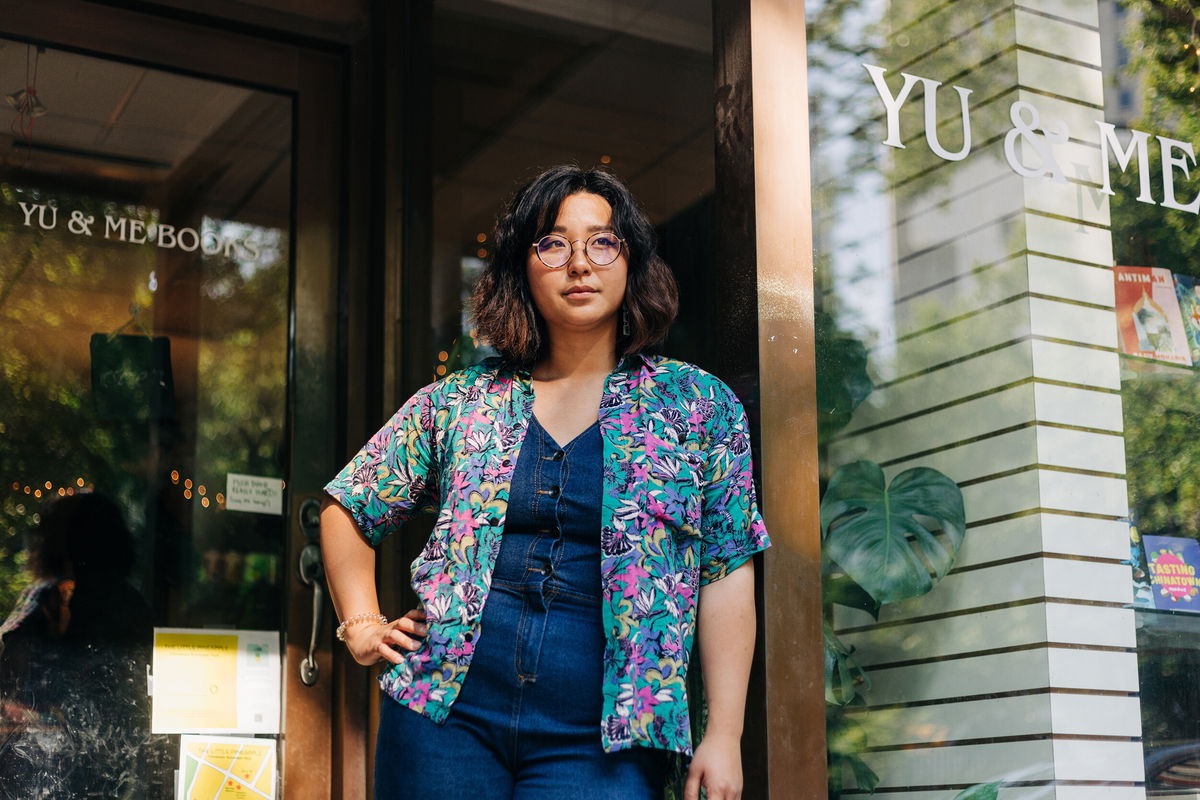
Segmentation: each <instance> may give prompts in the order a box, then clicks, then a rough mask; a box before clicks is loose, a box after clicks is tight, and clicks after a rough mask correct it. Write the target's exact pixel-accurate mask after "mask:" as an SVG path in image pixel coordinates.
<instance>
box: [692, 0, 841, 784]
mask: <svg viewBox="0 0 1200 800" xmlns="http://www.w3.org/2000/svg"><path fill="white" fill-rule="evenodd" d="M713 16H714V37H715V41H714V57H715V67H716V70H715V72H716V81H715V82H716V86H715V100H716V102H715V108H716V126H717V136H716V139H717V200H718V206H717V214H718V219H719V224H718V225H717V229H718V231H719V232H720V235H719V238H718V258H717V262H718V263H720V264H725V265H727V266H726V267H725V270H726V272H727V273H728V279H729V281H728V285H726V286H723V287H722V290H723V295H722V297H723V298H724V301H723V302H724V305H723V307H722V308H721V309H718V310H717V318H718V319H717V324H718V325H720V326H721V329H722V330H723V331H726V330H727V331H729V332H730V335H731V336H732V338H733V339H734V340H735V341H738V342H742V343H743V345H744V346H743V347H736V348H730V349H731V350H732V352H734V353H736V354H737V355H736V356H735V359H737V360H743V361H744V360H745V356H744V354H745V353H755V352H756V353H757V356H758V358H757V365H756V366H757V369H756V373H757V374H756V377H757V385H758V390H759V391H758V397H757V400H758V408H757V409H756V410H757V411H758V412H759V414H760V417H759V420H760V424H759V429H758V433H759V436H760V441H759V445H760V447H758V448H756V456H757V457H758V466H759V474H760V475H761V477H762V483H761V494H760V499H761V502H762V507H763V513H764V516H765V518H766V522H767V528H768V530H769V531H770V533H771V539H772V543H773V546H772V547H771V549H770V550H768V551H767V552H766V553H765V554H764V557H763V559H762V565H761V566H762V568H761V569H760V570H759V573H758V577H759V597H758V600H759V643H758V648H757V652H756V659H755V665H754V670H753V672H752V674H751V691H750V702H749V703H748V708H747V726H746V735H745V738H744V740H743V750H744V761H745V765H746V793H745V796H746V797H747V798H766V797H770V798H771V800H784V799H785V798H797V800H811V798H817V797H824V796H825V795H826V792H827V789H826V755H825V687H824V664H823V658H822V633H821V569H820V558H821V541H820V510H819V509H820V499H819V486H818V483H819V475H818V466H817V424H816V403H815V399H816V353H815V348H814V339H813V313H814V312H813V254H812V226H811V220H812V199H811V171H810V165H809V147H808V83H807V55H806V50H805V46H806V38H805V27H804V3H803V2H800V0H714V4H713ZM747 325H749V326H751V327H752V328H753V330H752V331H747V330H745V328H746V326H747ZM755 340H756V341H755ZM728 369H729V370H730V371H731V374H735V373H737V372H739V371H746V370H747V369H748V368H747V367H746V366H745V365H741V366H739V365H738V364H737V363H730V364H729V365H728Z"/></svg>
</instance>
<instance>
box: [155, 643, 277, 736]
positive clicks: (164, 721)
mask: <svg viewBox="0 0 1200 800" xmlns="http://www.w3.org/2000/svg"><path fill="white" fill-rule="evenodd" d="M153 671H154V677H153V681H152V690H151V694H152V696H153V702H152V704H151V708H152V712H151V715H150V731H151V733H204V734H220V733H278V732H279V717H280V715H279V708H280V701H279V694H280V654H279V633H278V631H248V630H210V629H203V628H201V629H195V628H155V629H154V666H153Z"/></svg>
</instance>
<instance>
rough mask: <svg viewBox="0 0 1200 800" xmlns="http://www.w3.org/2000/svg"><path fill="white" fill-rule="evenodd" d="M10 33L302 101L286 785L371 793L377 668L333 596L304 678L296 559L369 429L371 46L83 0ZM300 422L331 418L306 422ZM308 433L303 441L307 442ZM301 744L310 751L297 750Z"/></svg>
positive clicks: (297, 108) (12, 9)
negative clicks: (363, 660)
mask: <svg viewBox="0 0 1200 800" xmlns="http://www.w3.org/2000/svg"><path fill="white" fill-rule="evenodd" d="M214 22H217V23H219V22H220V20H214ZM0 35H4V36H6V37H10V38H14V39H19V40H24V41H28V42H30V43H33V44H44V45H46V46H48V47H53V48H56V49H63V50H70V51H75V52H80V53H85V54H88V55H94V56H97V57H102V58H112V59H116V60H120V61H124V62H127V63H133V64H138V65H141V66H146V67H150V68H155V69H164V70H169V71H173V72H179V73H184V74H188V75H192V76H195V77H200V78H207V79H214V80H221V81H225V82H229V83H233V84H238V85H242V86H247V87H250V88H255V89H262V90H266V91H272V92H281V93H285V94H288V95H290V96H291V97H292V99H293V102H294V103H295V105H294V116H293V120H294V122H293V140H292V146H293V185H292V204H293V205H292V245H293V247H292V252H293V259H292V276H291V278H292V279H291V281H290V285H291V295H292V296H291V297H290V298H289V300H290V303H289V313H290V315H291V320H290V329H291V342H290V346H291V348H292V349H291V352H290V359H289V367H288V402H287V417H288V433H287V436H288V439H287V441H288V444H289V447H288V451H289V473H288V475H289V485H288V490H289V491H288V495H289V497H290V498H291V499H290V502H289V514H288V517H287V518H286V520H285V524H286V525H287V531H288V533H287V545H286V554H285V560H284V564H285V569H284V573H283V574H284V575H285V576H287V577H286V580H287V581H288V582H287V587H288V588H287V597H288V601H287V620H286V624H285V627H284V630H285V632H286V640H285V659H284V691H283V709H284V737H283V740H284V741H286V743H287V744H286V747H284V748H283V749H282V751H281V753H282V757H281V767H282V770H281V773H282V791H283V796H285V797H286V798H287V800H329V798H342V797H346V798H351V797H354V798H361V797H365V796H366V780H365V750H366V733H365V719H366V716H367V708H366V696H367V693H366V689H365V686H366V684H367V682H368V681H369V677H368V675H367V674H366V671H365V670H362V669H355V670H345V669H343V668H342V663H341V662H342V658H341V657H339V658H337V659H335V658H334V655H333V653H334V650H333V648H332V644H333V637H332V628H333V625H331V624H328V623H329V620H331V619H332V614H333V612H332V609H331V608H330V607H328V603H327V604H326V606H327V608H326V622H325V624H324V627H323V631H322V634H321V639H320V647H319V648H318V652H317V661H318V665H319V667H320V675H321V678H320V680H319V681H318V683H317V685H316V686H315V687H311V688H310V687H305V686H303V685H301V683H300V681H299V678H298V675H299V663H300V661H301V660H302V659H303V658H304V656H305V655H306V653H307V648H308V639H309V632H310V626H311V606H312V603H311V594H310V590H309V589H308V588H307V587H304V586H303V585H301V584H300V583H299V581H298V580H296V569H295V563H296V559H297V557H298V553H299V549H300V548H302V547H303V546H304V544H306V543H307V542H306V538H305V536H304V534H303V533H302V532H301V530H300V528H299V526H298V525H297V524H296V509H297V506H298V504H299V501H300V500H301V499H302V498H303V497H305V496H310V495H313V494H317V493H319V492H320V490H321V486H322V485H323V484H324V482H325V481H326V480H327V479H328V477H329V476H330V474H331V473H332V472H333V471H334V470H336V468H337V467H338V466H340V464H341V463H342V456H343V450H344V449H345V442H346V440H347V432H350V434H351V435H352V436H357V435H358V432H359V428H361V416H362V415H361V413H357V414H356V413H355V411H356V409H355V403H354V402H347V401H346V399H345V398H346V395H347V394H348V390H347V386H348V385H352V384H354V383H356V381H353V380H352V379H351V378H352V376H357V377H361V374H362V373H363V372H365V371H366V369H367V365H366V363H365V362H364V361H363V360H362V359H347V357H346V356H347V353H354V352H361V345H362V343H363V341H364V340H366V339H367V338H368V333H369V331H368V330H367V327H366V325H367V323H366V321H365V320H364V319H362V318H361V316H356V315H355V314H354V313H353V312H354V306H355V305H356V304H357V303H359V302H361V301H360V300H355V297H356V296H357V295H358V294H361V287H359V286H357V285H356V283H355V280H354V278H353V277H352V276H356V275H360V274H363V273H364V271H365V270H364V269H363V266H364V262H365V260H366V258H367V248H366V240H367V235H368V232H369V231H368V223H367V220H366V216H367V215H366V208H365V204H366V203H367V194H368V192H367V188H366V186H367V185H368V182H369V180H370V178H369V172H370V170H369V167H368V165H367V164H366V163H365V160H366V159H368V158H369V154H365V153H363V154H359V155H358V156H357V157H353V158H352V157H351V155H350V153H351V148H350V147H349V143H350V142H353V141H354V140H356V139H358V138H360V137H361V136H363V135H364V134H363V129H364V128H365V127H366V126H367V125H369V124H370V118H369V116H360V115H356V114H352V113H350V112H351V110H352V109H359V110H361V109H363V108H364V107H365V106H366V105H367V103H366V102H365V101H364V99H363V98H364V96H365V95H366V93H367V87H366V85H365V83H366V82H365V81H364V80H362V78H363V77H364V72H365V71H369V67H368V66H366V65H367V63H368V62H367V60H366V59H364V58H363V52H364V50H365V49H366V45H365V43H363V42H349V43H347V42H338V41H320V40H317V39H314V38H312V37H310V36H304V37H301V36H297V35H296V34H295V33H294V32H288V31H274V32H273V31H264V30H260V29H252V28H248V27H247V26H246V25H241V24H238V25H229V26H223V25H220V24H205V21H204V20H203V19H201V20H199V21H198V18H197V17H196V15H194V14H192V15H188V14H184V13H183V12H181V11H179V10H178V9H172V8H165V7H155V6H153V5H151V4H147V3H142V4H138V7H137V10H132V9H129V8H122V7H113V6H107V5H103V4H99V3H92V2H85V1H84V0H38V2H37V3H29V2H26V1H25V0H0ZM352 78H358V80H353V79H352ZM298 420H299V421H304V420H322V421H326V423H327V424H322V425H312V424H309V425H305V426H304V428H303V429H301V428H300V425H298ZM356 421H357V423H358V424H355V423H356ZM298 437H303V441H304V446H303V447H297V446H296V445H297V444H298V443H299V442H300V438H298ZM337 652H339V653H340V651H337ZM335 661H337V662H338V663H337V664H336V665H335ZM335 704H336V705H335ZM300 753H303V758H296V757H291V756H295V755H297V754H300Z"/></svg>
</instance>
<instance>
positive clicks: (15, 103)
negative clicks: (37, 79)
mask: <svg viewBox="0 0 1200 800" xmlns="http://www.w3.org/2000/svg"><path fill="white" fill-rule="evenodd" d="M4 99H5V100H7V101H8V104H9V105H10V106H12V107H13V108H14V109H16V111H17V113H18V114H24V115H25V116H27V117H33V118H37V117H40V116H42V115H43V114H45V113H46V111H47V109H46V105H45V103H43V102H42V101H41V100H40V99H38V96H37V95H36V94H34V93H33V92H31V91H30V90H29V89H17V90H16V91H15V92H11V93H9V94H7V95H5V97H4Z"/></svg>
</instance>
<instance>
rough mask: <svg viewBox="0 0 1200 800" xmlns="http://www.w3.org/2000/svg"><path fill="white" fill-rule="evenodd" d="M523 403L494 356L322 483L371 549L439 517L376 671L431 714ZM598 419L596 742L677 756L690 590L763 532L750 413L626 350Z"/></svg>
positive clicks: (485, 558)
mask: <svg viewBox="0 0 1200 800" xmlns="http://www.w3.org/2000/svg"><path fill="white" fill-rule="evenodd" d="M532 416H533V386H532V382H531V380H530V376H529V373H528V372H525V371H521V370H516V369H513V368H511V367H508V366H506V365H505V364H503V363H502V362H501V361H499V360H498V359H489V360H488V361H485V362H483V363H482V364H479V365H476V366H474V367H469V368H467V369H464V370H460V371H458V372H455V373H452V374H451V375H448V376H447V377H445V378H443V379H442V380H440V381H438V382H437V383H434V384H431V385H430V386H427V387H425V388H424V389H422V390H420V391H419V392H417V393H416V394H415V395H414V396H413V397H412V398H411V399H410V400H409V401H408V402H407V403H405V404H404V406H403V407H402V408H401V409H400V410H399V411H398V412H396V414H395V416H393V417H392V419H391V420H389V421H388V423H387V424H386V425H384V426H383V428H382V429H381V430H380V431H379V432H378V433H376V434H375V436H373V437H372V438H371V440H370V441H369V442H368V443H367V444H366V446H364V447H363V449H362V450H361V451H360V452H359V453H358V454H357V455H356V456H355V457H354V459H353V460H352V461H351V462H350V463H349V464H347V465H346V466H345V468H344V469H342V471H341V472H340V473H339V474H338V475H337V477H335V478H334V479H333V480H332V481H331V482H330V483H329V484H328V485H327V486H326V487H325V490H326V492H328V493H329V495H330V496H332V497H333V498H334V499H335V500H337V501H338V502H339V503H341V504H342V505H343V506H345V507H346V509H347V510H349V511H350V513H351V514H352V515H353V517H354V519H355V521H356V522H357V523H358V526H359V528H360V529H361V531H362V532H363V534H364V535H365V536H366V538H367V539H368V541H370V542H371V544H372V545H377V544H378V543H379V542H380V541H381V540H382V539H383V538H384V537H386V536H387V535H388V534H389V533H391V532H392V531H394V530H395V529H396V528H397V527H398V526H399V525H400V524H401V523H403V522H404V521H405V520H406V519H408V518H409V517H410V516H412V515H413V514H414V513H415V512H416V511H418V510H420V509H422V508H432V509H434V510H436V512H437V521H436V523H435V524H434V529H433V532H432V534H431V535H430V537H429V540H428V542H427V543H426V545H425V548H424V550H423V551H422V552H421V553H420V555H419V556H418V557H417V558H416V560H415V561H413V564H412V587H413V590H414V591H415V592H416V594H417V597H418V598H419V599H420V602H421V605H422V607H423V608H424V611H425V615H426V620H427V623H428V626H429V633H428V635H427V636H426V637H425V639H424V641H423V642H422V644H421V646H420V648H419V649H417V650H416V651H413V652H410V653H404V654H403V661H402V663H400V664H396V665H393V666H392V667H391V668H390V669H389V670H387V671H386V672H385V673H384V674H383V675H382V676H381V677H380V683H381V685H382V686H383V689H384V690H385V691H386V692H387V693H388V694H389V695H391V696H392V697H393V698H395V699H396V700H397V701H398V702H400V703H401V704H403V705H406V706H408V707H409V708H411V709H413V710H415V711H417V712H419V713H422V714H424V715H426V716H428V717H430V718H432V719H433V720H435V721H438V722H440V721H443V720H445V718H446V717H447V715H448V714H449V713H450V709H451V707H452V706H453V704H454V700H455V698H456V697H457V696H458V693H459V691H460V690H461V688H462V684H463V680H464V678H465V676H466V674H467V672H468V670H469V668H470V665H471V656H472V653H473V649H474V644H473V643H474V642H475V640H476V639H477V638H478V636H479V633H480V619H481V617H482V611H483V604H484V602H485V601H486V599H487V595H488V589H489V587H490V585H491V577H492V569H493V567H494V566H495V563H496V556H497V554H498V553H499V551H500V537H501V535H502V533H503V530H504V518H505V512H506V510H507V507H508V495H509V486H510V481H511V479H512V474H513V468H514V466H515V465H516V463H517V456H518V451H519V449H520V446H521V443H522V442H523V441H524V439H525V431H526V429H527V427H528V425H529V421H530V419H531V418H532ZM599 422H600V432H601V437H602V439H603V459H604V467H603V486H602V490H603V493H602V497H603V508H602V510H601V516H600V522H601V528H600V537H601V541H600V546H601V575H600V581H601V592H602V596H603V601H602V603H601V607H602V613H603V622H604V628H605V632H606V637H607V641H606V645H605V655H604V687H603V689H604V708H603V716H602V719H600V720H597V723H598V727H599V732H600V735H601V740H602V743H603V746H604V748H605V750H608V751H616V750H622V749H626V748H629V747H633V746H638V745H640V746H648V747H658V748H663V749H667V750H673V751H677V752H681V753H686V754H690V753H691V747H692V743H691V726H690V722H689V718H688V707H687V693H686V691H685V687H686V679H687V671H688V661H689V658H690V656H691V650H692V643H693V638H694V634H695V629H696V612H697V603H698V601H699V596H700V587H701V586H703V585H704V584H706V583H709V582H711V581H716V580H719V579H721V578H723V577H724V576H725V575H726V574H728V573H729V572H731V571H732V570H734V569H736V568H737V567H738V566H740V565H741V564H742V563H743V562H745V561H746V560H747V559H748V558H750V557H751V556H752V555H753V554H754V553H756V552H758V551H760V550H763V549H765V548H766V547H768V546H769V544H770V542H769V539H768V537H767V531H766V528H765V526H764V525H763V521H762V517H761V516H760V514H759V511H758V506H757V503H756V500H755V491H754V481H753V475H752V467H751V460H750V439H749V432H748V429H747V423H746V416H745V412H744V411H743V410H742V406H741V403H740V402H739V401H738V399H737V397H736V396H735V395H734V394H733V392H732V391H731V390H730V389H729V387H727V386H726V385H725V384H724V383H722V382H721V381H720V380H718V379H717V378H715V377H714V376H712V375H710V374H709V373H707V372H705V371H704V370H701V369H700V368H698V367H695V366H693V365H691V364H687V363H685V362H682V361H676V360H671V359H666V358H661V357H651V356H643V355H638V356H631V357H627V358H625V359H624V360H623V361H622V362H621V364H620V365H618V367H617V369H616V370H614V371H613V373H612V374H611V375H609V377H608V380H607V381H606V383H605V388H604V393H603V396H602V399H601V402H600V419H599Z"/></svg>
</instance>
